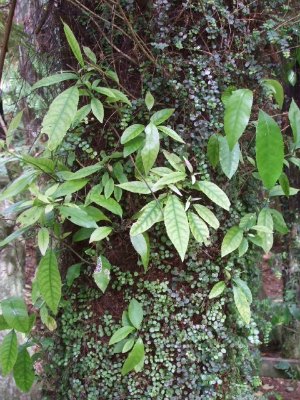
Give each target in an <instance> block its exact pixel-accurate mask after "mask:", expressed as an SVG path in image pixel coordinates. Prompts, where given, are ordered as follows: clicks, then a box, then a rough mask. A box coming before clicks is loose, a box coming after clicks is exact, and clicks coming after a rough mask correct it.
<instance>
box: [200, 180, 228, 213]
mask: <svg viewBox="0 0 300 400" xmlns="http://www.w3.org/2000/svg"><path fill="white" fill-rule="evenodd" d="M195 189H198V190H200V191H201V192H203V193H204V194H205V195H206V196H207V197H208V198H209V199H210V200H211V201H212V202H214V203H215V204H217V205H218V206H220V207H222V208H224V209H225V210H229V207H230V201H229V199H228V197H227V195H226V193H225V192H223V190H222V189H220V188H219V186H217V185H216V184H214V183H212V182H208V181H200V182H197V184H196V185H195Z"/></svg>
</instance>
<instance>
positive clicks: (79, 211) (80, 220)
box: [59, 204, 98, 228]
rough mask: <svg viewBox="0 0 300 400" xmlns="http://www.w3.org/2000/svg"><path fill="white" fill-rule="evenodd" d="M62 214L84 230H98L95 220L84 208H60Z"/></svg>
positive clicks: (73, 206)
mask: <svg viewBox="0 0 300 400" xmlns="http://www.w3.org/2000/svg"><path fill="white" fill-rule="evenodd" d="M59 212H60V214H61V215H62V216H63V217H65V218H67V219H68V220H70V221H71V222H72V223H73V224H75V225H78V226H82V227H84V228H98V226H97V224H96V222H95V220H94V218H93V217H91V216H90V215H89V214H88V213H87V211H85V210H84V208H81V207H79V206H76V205H75V204H74V205H72V206H61V207H59Z"/></svg>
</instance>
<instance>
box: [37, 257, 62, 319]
mask: <svg viewBox="0 0 300 400" xmlns="http://www.w3.org/2000/svg"><path fill="white" fill-rule="evenodd" d="M37 282H38V286H39V290H40V293H41V296H42V298H43V299H44V300H45V302H46V304H47V306H48V307H49V308H50V310H51V311H52V312H53V313H54V314H56V313H57V310H58V305H59V302H60V298H61V277H60V273H59V270H58V264H57V259H56V256H55V253H54V251H52V250H48V251H47V253H46V255H45V256H44V257H42V258H41V261H40V263H39V266H38V270H37Z"/></svg>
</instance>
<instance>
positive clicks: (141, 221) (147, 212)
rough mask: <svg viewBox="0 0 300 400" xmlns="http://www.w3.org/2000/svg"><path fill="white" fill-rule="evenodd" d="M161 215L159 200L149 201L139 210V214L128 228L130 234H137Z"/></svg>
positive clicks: (156, 220)
mask: <svg viewBox="0 0 300 400" xmlns="http://www.w3.org/2000/svg"><path fill="white" fill-rule="evenodd" d="M161 217H162V206H161V204H160V202H159V200H153V201H150V203H148V204H146V206H145V207H143V208H142V210H141V215H140V216H139V218H138V220H137V221H136V222H135V223H134V224H133V225H132V227H131V229H130V235H131V236H137V235H139V234H140V233H143V232H145V231H147V230H148V229H150V228H151V226H152V225H154V224H155V223H156V222H158V221H159V220H160V219H161Z"/></svg>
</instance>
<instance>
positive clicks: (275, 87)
mask: <svg viewBox="0 0 300 400" xmlns="http://www.w3.org/2000/svg"><path fill="white" fill-rule="evenodd" d="M263 85H264V86H265V87H266V88H267V89H269V90H270V91H271V93H272V94H273V96H274V98H275V100H276V103H277V104H278V105H279V107H280V108H282V106H283V100H284V91H283V87H282V85H281V83H280V82H278V81H276V80H275V79H264V80H263Z"/></svg>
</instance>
